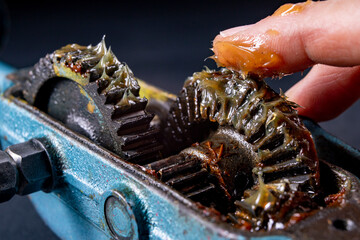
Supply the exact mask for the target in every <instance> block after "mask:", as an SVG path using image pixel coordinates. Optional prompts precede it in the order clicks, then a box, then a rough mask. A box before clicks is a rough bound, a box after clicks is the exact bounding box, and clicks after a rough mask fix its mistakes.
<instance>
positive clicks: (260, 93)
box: [0, 39, 360, 239]
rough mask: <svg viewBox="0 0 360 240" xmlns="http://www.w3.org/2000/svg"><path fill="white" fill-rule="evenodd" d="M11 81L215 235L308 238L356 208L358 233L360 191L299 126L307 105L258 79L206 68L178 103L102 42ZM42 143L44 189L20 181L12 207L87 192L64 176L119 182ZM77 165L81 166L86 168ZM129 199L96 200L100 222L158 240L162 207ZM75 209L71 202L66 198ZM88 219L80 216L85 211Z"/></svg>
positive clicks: (30, 101)
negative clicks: (23, 199)
mask: <svg viewBox="0 0 360 240" xmlns="http://www.w3.org/2000/svg"><path fill="white" fill-rule="evenodd" d="M8 78H9V79H11V81H12V82H13V84H14V85H13V86H12V87H11V88H9V90H8V91H7V92H6V94H5V96H6V97H7V98H8V99H11V101H14V102H17V104H20V105H21V106H22V107H23V108H25V109H33V110H31V111H38V114H40V115H41V114H45V116H46V119H48V118H49V121H51V122H52V121H54V122H57V123H56V124H60V126H64V127H65V128H66V129H69V130H70V131H72V132H75V134H79V136H80V139H81V138H83V137H85V138H86V139H88V140H90V141H91V142H93V143H95V144H96V145H98V146H101V147H102V148H104V149H106V150H105V151H110V152H109V153H110V154H115V155H114V156H112V155H111V158H114V157H115V158H118V157H120V160H116V161H115V162H117V163H118V164H120V163H121V164H125V165H126V166H127V165H129V166H131V169H133V170H131V171H130V172H134V171H135V172H140V173H136V174H140V175H139V176H141V177H140V179H142V180H140V181H141V182H142V184H143V183H144V182H145V183H146V181H147V183H149V182H155V185H158V184H160V185H159V186H161V187H160V189H161V192H162V193H161V194H169V193H170V192H174V194H175V195H174V196H176V197H175V198H178V196H180V197H181V198H182V199H183V200H181V201H180V202H182V204H185V205H183V208H185V209H186V208H189V209H191V210H189V211H195V213H193V212H192V213H191V214H195V215H201V216H202V218H204V219H206V220H205V221H210V222H211V223H209V224H210V225H211V224H215V225H217V226H218V227H219V226H220V228H221V229H227V230H226V231H227V232H230V233H231V234H235V235H231V234H230V233H227V234H225V235H226V236H225V235H224V236H225V237H226V238H227V237H234V238H236V237H235V236H240V235H241V236H244V235H246V236H251V235H248V234H251V232H253V234H256V233H258V234H263V235H257V236H268V235H267V234H270V235H271V234H275V235H276V234H284V236H291V237H294V238H297V237H299V235H297V234H300V233H301V232H306V233H308V231H309V232H311V230H309V229H310V228H309V227H310V226H309V225H307V224H308V222H311V221H315V219H318V220H319V219H320V220H323V221H325V222H326V221H331V222H330V223H329V224H332V225H334V224H335V225H336V224H341V223H342V224H344V222H341V223H339V222H338V223H333V222H332V221H335V220H334V219H332V220H329V217H328V215H329V214H335V215H336V213H337V212H338V211H340V212H341V211H342V210H340V209H346V208H349V209H354V211H353V212H352V213H351V217H347V219H348V218H354V219H353V220H351V219H348V220H346V221H347V222H345V224H346V226H347V227H346V228H348V230H350V229H351V230H353V229H352V228H351V226H350V225H351V224H354V222H355V220H356V219H358V218H360V215H359V213H360V208H359V207H357V206H358V205H357V204H358V201H359V200H358V198H359V196H358V195H357V193H355V192H354V191H353V190H354V189H356V188H357V187H358V183H357V181H355V180H354V179H355V178H354V177H353V176H352V175H351V174H350V173H347V172H344V171H343V170H341V169H339V168H337V167H335V166H333V165H331V164H329V163H328V162H326V159H322V158H321V157H322V153H321V152H320V154H319V157H320V158H321V159H320V160H319V158H318V153H319V147H318V146H316V147H315V143H316V145H318V143H317V142H315V143H314V141H313V137H312V135H311V133H310V131H309V130H308V129H307V128H306V127H305V125H304V124H303V122H302V120H301V119H300V118H299V116H298V115H297V112H296V110H295V108H296V106H297V105H296V104H295V103H293V102H290V101H288V100H287V99H286V97H285V96H284V95H283V94H280V95H279V94H277V93H276V92H274V91H273V90H272V89H270V88H269V86H268V85H267V84H266V83H265V82H264V81H263V80H262V79H260V78H257V77H256V76H252V77H248V76H244V75H242V74H241V73H239V72H236V71H232V70H229V69H225V68H223V69H220V70H210V69H205V70H203V71H202V72H198V73H194V74H193V76H191V77H189V78H188V79H187V80H186V82H185V84H184V87H183V89H182V90H181V91H180V93H179V94H178V96H177V97H176V96H174V95H172V94H169V93H166V92H164V91H162V90H159V89H157V88H155V87H152V86H149V85H147V84H146V83H145V82H143V81H141V80H139V79H137V78H136V77H135V76H134V74H133V73H132V71H131V70H130V68H129V67H128V66H127V65H126V63H123V62H120V61H119V60H118V59H117V58H116V57H115V55H114V54H113V52H112V51H111V49H110V48H107V47H106V45H105V41H104V39H103V40H102V41H101V42H100V43H99V44H98V45H96V46H91V45H90V46H80V45H77V44H70V45H67V46H65V47H62V48H61V49H59V50H56V51H55V52H53V53H51V54H48V55H46V56H45V57H44V58H42V59H40V61H39V62H38V63H37V64H36V65H34V66H33V67H30V68H27V69H22V70H19V71H16V72H15V73H12V74H10V75H8ZM41 116H42V115H41ZM47 121H48V120H47ZM309 124H311V122H309ZM52 135H54V133H53V134H52ZM70 135H71V134H70ZM37 139H38V140H37ZM37 139H35V140H32V142H29V143H24V144H25V145H24V146H25V147H26V146H32V148H34V141H35V142H36V144H37V145H36V146H38V147H36V148H37V149H38V148H40V149H41V151H40V152H43V150H44V149H45V150H46V151H45V152H46V154H45V155H44V156H46V159H45V160H44V161H45V163H44V164H46V166H47V167H46V169H47V170H46V171H45V170H44V171H45V173H46V174H45V173H43V175H44V176H43V177H39V178H36V177H34V180H32V181H34V183H33V185H34V186H36V187H35V188H33V189H31V190H29V191H28V192H26V193H24V191H21V192H19V190H17V189H18V187H17V186H22V185H23V183H22V182H23V181H25V182H26V181H27V180H26V179H23V178H22V177H20V180H17V182H16V181H15V182H14V184H13V185H14V186H12V187H11V189H10V188H8V189H7V192H6V197H4V200H8V199H10V198H11V196H13V195H14V194H15V193H18V194H21V195H24V194H29V193H32V192H36V191H39V190H44V191H47V192H52V191H54V192H58V194H59V197H60V195H61V196H62V194H63V192H62V191H63V190H61V189H64V187H65V186H68V185H69V184H70V185H73V186H76V185H77V183H76V184H75V183H73V181H75V180H74V179H72V180H69V179H68V180H65V179H67V178H65V177H62V176H66V174H70V175H73V174H75V175H77V174H80V172H83V173H84V174H88V175H89V176H87V177H86V179H87V180H83V181H88V184H90V185H94V186H95V185H96V186H97V185H98V184H99V182H96V181H95V179H99V177H100V178H105V179H107V180H106V181H107V182H106V183H105V185H106V184H108V182H109V179H108V178H109V177H110V176H113V173H108V174H109V175H106V172H102V171H103V170H101V171H95V173H94V172H93V171H92V170H91V169H89V168H88V167H85V168H83V167H81V168H79V166H78V165H74V164H73V163H71V161H70V162H67V163H66V164H65V163H64V162H63V161H62V160H61V159H62V158H65V159H66V158H67V157H66V155H67V154H66V153H64V152H62V150H59V149H58V148H57V147H56V146H57V144H54V143H53V142H52V140H54V138H53V137H50V139H49V138H41V139H39V138H37ZM56 141H58V140H55V142H56ZM85 141H87V140H85ZM60 145H61V144H60ZM12 148H14V147H12ZM12 148H11V147H10V148H8V150H6V151H5V152H0V153H1V154H0V157H1V156H3V157H2V158H3V159H5V160H3V161H5V162H6V163H7V164H8V165H7V166H8V167H9V168H11V169H12V170H13V173H12V175H11V176H17V175H19V173H18V172H20V175H21V176H23V175H26V171H27V170H26V169H23V167H22V166H23V165H24V163H26V162H27V161H28V160H26V158H24V160H22V161H20V162H19V160H17V157H16V156H19V155H21V154H23V153H22V152H21V151H20V152H19V153H16V151H15V153H13V152H12V150H11V149H12ZM30 148H31V147H30ZM15 149H21V147H17V148H16V147H15ZM102 151H103V150H100V152H101V154H102ZM49 152H50V153H49ZM79 152H83V151H80V150H79ZM100 152H99V151H98V153H97V155H99V154H100ZM352 152H355V153H356V154H357V152H356V151H355V150H351V151H350V153H349V152H347V154H348V155H349V156H351V153H352ZM74 154H75V155H77V153H74ZM54 156H56V157H54ZM77 156H78V158H79V159H78V160H76V162H77V164H80V165H81V166H83V165H86V162H83V163H82V162H81V160H80V159H83V158H82V157H81V156H80V155H77ZM41 159H44V158H41ZM53 159H58V160H57V161H58V162H57V163H54V162H53V161H54V160H53ZM324 160H325V161H324ZM83 161H87V160H85V159H83ZM38 162H39V161H38ZM59 162H62V163H59ZM98 162H99V163H100V160H98ZM20 163H21V164H20ZM332 163H334V161H333V162H332ZM37 164H38V165H41V164H42V163H37ZM44 164H43V165H44ZM89 164H90V163H89ZM91 164H93V163H91ZM25 165H26V164H25ZM104 165H106V164H104V163H103V165H102V166H104ZM91 166H92V165H91ZM74 168H75V169H76V171H74ZM64 169H66V170H64ZM86 169H87V170H86ZM59 172H60V173H59ZM61 172H62V173H61ZM24 173H25V174H24ZM93 174H100V176H99V175H97V176H94V175H93ZM102 174H105V175H102ZM122 174H123V173H121V176H122ZM127 174H129V173H127ZM75 175H74V176H75ZM80 175H81V174H80ZM114 176H117V175H116V174H115V175H114ZM118 178H119V180H118ZM130 178H131V177H130ZM137 178H139V177H137ZM13 179H15V178H13ZM37 179H39V180H37ZM120 179H121V177H120V176H118V177H115V179H112V180H111V181H112V182H113V183H114V184H115V186H117V184H119V183H121V182H123V181H122V180H120ZM148 179H151V180H148ZM102 181H103V180H100V182H102ZM57 182H58V183H57ZM123 184H124V183H121V184H120V185H121V186H122V185H123ZM125 185H127V184H125ZM145 185H146V184H145ZM150 185H151V184H150ZM58 186H61V187H58ZM164 186H167V187H164ZM119 188H120V189H122V191H120V190H119ZM9 189H10V190H9ZM126 189H127V190H124V189H123V187H116V190H113V191H112V193H111V194H110V195H111V197H109V198H106V201H105V200H104V201H105V202H101V201H102V200H101V201H100V200H98V201H97V203H96V205H98V204H105V210H104V211H105V212H104V213H100V215H101V214H103V215H104V216H105V218H106V223H107V225H108V230H109V232H111V235H112V236H115V237H116V238H117V239H122V237H121V236H123V235H122V233H123V231H127V230H129V229H131V231H130V230H129V231H130V232H128V235H129V236H130V235H131V236H132V237H133V239H136V238H138V237H140V238H145V239H146V238H147V237H146V236H149V235H150V232H151V231H154V230H151V229H156V226H152V227H151V224H150V223H149V222H151V221H152V220H151V219H152V217H149V216H148V215H147V214H148V212H152V211H153V210H152V208H153V206H148V204H147V203H143V204H140V205H139V204H137V202H139V201H140V200H139V199H138V197H139V196H142V195H143V194H145V193H144V192H143V191H145V190H141V191H140V190H138V191H136V190H135V189H137V188H136V187H133V188H131V187H130V188H127V187H126ZM141 189H143V187H142V188H141ZM80 191H83V190H82V189H80ZM114 191H115V192H116V193H114ZM156 191H158V190H156ZM156 191H155V192H156ZM4 192H5V190H4ZM90 192H91V191H90ZM100 192H101V191H100ZM79 194H80V193H79ZM97 194H99V196H98V195H97ZM161 194H160V195H161ZM178 194H179V195H178ZM103 195H104V192H103V191H102V192H101V193H96V194H94V196H92V197H91V198H92V199H93V200H94V199H95V200H96V199H97V196H98V198H99V199H100V198H101V199H102V197H100V196H103ZM145 195H146V194H145ZM4 196H5V193H4ZM5 198H6V199H5ZM60 198H61V197H60ZM65 199H66V201H68V202H69V201H70V202H71V201H72V200H71V197H70V196H68V195H66V197H65ZM109 199H110V200H109ZM114 199H117V200H114ZM128 199H131V200H130V202H131V203H128V201H129V200H128ZM39 201H40V200H39ZM41 201H42V200H41ZM66 201H65V202H66ZM99 201H100V202H99ZM119 201H120V203H119ZM176 201H178V200H176ZM158 202H159V201H158ZM73 204H74V203H73ZM116 204H118V205H116ZM127 204H129V205H130V209H131V208H132V209H133V211H135V212H136V213H135V215H134V216H133V215H132V214H133V213H132V211H130V212H129V211H128V210H126V208H124V209H123V208H121V207H120V208H121V209H122V210H121V211H122V212H123V213H124V214H125V215H126V216H128V217H129V218H130V219H131V218H132V219H135V220H136V221H135V220H131V221H130V220H129V221H130V225H131V226H132V227H130V225H129V226H128V227H125V228H124V229H121V230H119V229H117V228H116V227H114V220H113V219H112V220H111V219H110V220H109V217H108V216H109V214H112V213H108V211H111V210H109V209H110V208H111V209H113V206H114V205H116V206H118V207H119V206H123V205H127ZM75 205H76V204H75ZM81 209H83V208H82V207H80V208H76V211H80V212H82V211H83V210H84V209H83V210H81ZM141 209H147V210H141ZM169 211H170V210H169ZM181 211H185V212H187V210H181ZM181 211H180V212H179V213H180V215H181V214H182V213H181ZM124 214H123V215H122V218H124ZM156 214H158V213H156ZM156 214H155V215H156ZM184 214H185V213H184ZM45 215H46V214H45ZM175 215H176V214H173V216H171V214H168V215H167V217H168V218H172V217H175ZM309 219H310V220H309ZM118 221H122V220H121V219H120V220H118ZM134 221H135V222H134ZM171 221H175V220H171ZM202 221H204V220H202ZM115 222H116V221H115ZM139 222H141V223H140V224H139ZM149 224H150V225H149ZM115 225H116V224H115ZM160 225H161V224H160ZM202 225H203V226H207V227H208V226H209V225H208V223H207V224H204V223H202ZM102 229H105V227H103V228H102ZM299 229H302V230H299ZM187 231H190V230H186V229H185V230H184V231H183V235H184V236H185V235H186V233H187ZM195 231H196V230H195ZM214 231H215V232H217V230H214ZM239 231H240V232H239ZM165 232H166V231H165ZM153 234H154V233H153ZM218 234H220V233H218ZM229 234H230V235H229ZM238 234H240V235H238ZM264 234H265V235H264ZM289 234H290V235H289ZM317 234H321V233H320V232H317V231H314V232H313V236H318V235H317ZM350 234H355V235H356V234H358V233H357V232H356V233H352V232H351V231H350ZM220 235H221V234H220ZM220 235H219V236H220ZM126 236H127V235H126ZM134 236H135V237H134ZM159 236H160V235H159ZM351 236H352V235H351ZM357 236H358V235H357ZM202 237H203V236H202ZM159 238H161V237H159ZM126 239H127V238H126ZM164 239H165V238H164ZM219 239H220V238H219Z"/></svg>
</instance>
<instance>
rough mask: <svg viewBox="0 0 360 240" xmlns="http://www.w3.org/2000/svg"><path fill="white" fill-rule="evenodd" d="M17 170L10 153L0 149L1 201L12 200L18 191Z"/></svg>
mask: <svg viewBox="0 0 360 240" xmlns="http://www.w3.org/2000/svg"><path fill="white" fill-rule="evenodd" d="M16 185H17V170H16V165H15V162H14V161H13V160H12V159H11V158H10V156H9V155H8V154H6V153H5V152H3V151H0V202H6V201H8V200H10V199H11V198H12V197H13V196H14V195H15V193H16Z"/></svg>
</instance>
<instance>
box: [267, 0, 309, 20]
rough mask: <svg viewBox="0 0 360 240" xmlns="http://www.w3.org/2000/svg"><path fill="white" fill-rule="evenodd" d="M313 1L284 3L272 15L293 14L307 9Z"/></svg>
mask: <svg viewBox="0 0 360 240" xmlns="http://www.w3.org/2000/svg"><path fill="white" fill-rule="evenodd" d="M312 3H313V1H311V0H308V1H306V2H302V3H296V4H293V3H287V4H284V5H282V6H281V7H279V8H278V9H277V10H276V11H275V12H274V13H273V15H272V16H274V17H277V16H288V15H291V14H297V13H301V12H302V11H304V9H306V8H307V7H309V6H310V5H311V4H312Z"/></svg>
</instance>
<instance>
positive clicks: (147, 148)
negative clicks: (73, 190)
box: [12, 39, 163, 164]
mask: <svg viewBox="0 0 360 240" xmlns="http://www.w3.org/2000/svg"><path fill="white" fill-rule="evenodd" d="M12 78H13V79H16V80H17V81H18V82H19V83H20V84H21V85H22V87H21V88H22V89H23V91H22V93H23V97H24V98H25V100H26V101H27V102H28V103H29V104H31V105H33V106H35V107H38V108H40V109H41V110H43V111H45V112H46V113H48V114H49V115H50V116H52V117H54V118H56V119H58V120H60V121H61V122H63V123H64V124H65V125H66V126H67V127H69V128H70V129H72V130H74V131H75V132H78V133H80V134H82V135H84V136H86V137H88V138H89V139H91V140H93V141H94V142H95V143H97V144H99V145H101V146H103V147H105V148H107V149H109V150H111V151H113V152H115V153H117V154H119V155H120V156H122V157H123V158H125V159H126V160H127V161H131V162H133V163H138V164H145V163H147V162H149V161H152V160H154V159H158V158H160V156H161V150H162V148H163V147H162V145H161V144H160V143H159V141H158V134H159V129H158V128H157V127H156V126H150V122H151V121H152V119H153V117H154V115H153V114H150V113H148V112H147V111H145V107H146V105H147V99H146V98H140V97H139V90H140V87H139V85H138V82H137V79H136V78H135V77H134V75H133V73H132V71H131V70H130V69H129V67H128V66H127V65H126V64H125V63H121V62H120V61H118V59H117V58H116V57H115V55H114V54H113V52H112V51H111V49H110V48H109V49H107V48H106V46H105V41H104V39H103V40H102V41H101V42H100V43H99V44H98V45H97V46H95V47H93V46H91V45H90V46H80V45H77V44H71V45H67V46H65V47H63V48H61V49H59V50H56V51H55V52H54V53H52V54H48V55H46V56H45V57H44V58H42V59H40V61H39V63H37V64H36V65H35V66H34V67H33V68H30V69H27V70H22V71H19V72H18V73H17V74H16V76H13V77H12Z"/></svg>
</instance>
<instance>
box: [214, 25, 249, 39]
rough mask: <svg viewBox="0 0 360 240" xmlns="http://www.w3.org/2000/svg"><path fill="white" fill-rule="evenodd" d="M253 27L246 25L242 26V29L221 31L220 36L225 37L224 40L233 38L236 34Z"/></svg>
mask: <svg viewBox="0 0 360 240" xmlns="http://www.w3.org/2000/svg"><path fill="white" fill-rule="evenodd" d="M252 25H254V24H250V25H244V26H240V27H234V28H230V29H227V30H224V31H221V32H220V36H221V37H224V38H225V37H229V36H232V35H234V34H236V33H238V32H242V31H245V30H246V29H248V28H250V27H251V26H252Z"/></svg>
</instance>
